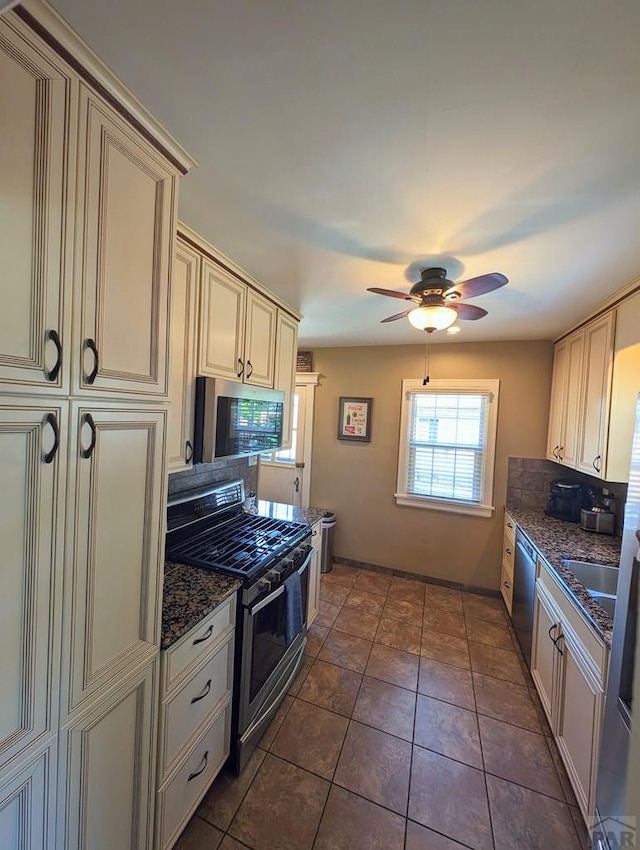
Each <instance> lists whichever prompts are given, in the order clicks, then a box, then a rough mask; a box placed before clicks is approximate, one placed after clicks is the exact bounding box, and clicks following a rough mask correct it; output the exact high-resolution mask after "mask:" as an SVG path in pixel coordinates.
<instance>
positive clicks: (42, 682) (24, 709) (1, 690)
mask: <svg viewBox="0 0 640 850" xmlns="http://www.w3.org/2000/svg"><path fill="white" fill-rule="evenodd" d="M0 402H1V403H0V469H1V470H2V474H1V475H0V501H1V503H2V511H1V512H0V540H1V541H2V566H1V568H0V573H1V575H2V579H1V582H0V585H1V591H0V645H1V646H2V654H1V657H0V682H2V687H0V767H2V766H6V765H7V764H9V763H10V762H11V761H12V760H13V761H15V759H16V757H17V756H19V755H20V754H21V753H22V752H23V751H24V750H25V748H26V747H27V746H28V745H32V744H34V743H36V742H38V741H40V740H41V739H42V738H44V737H45V736H46V735H48V734H49V733H50V732H51V731H55V729H56V728H57V718H58V713H57V703H58V687H59V664H60V659H59V653H60V643H59V638H60V632H59V620H60V617H59V615H58V616H56V615H55V614H54V611H55V610H56V606H57V604H58V603H59V593H60V589H61V578H62V543H63V530H64V529H63V527H62V510H61V507H62V505H63V504H64V481H65V452H64V448H62V449H61V448H60V442H62V444H63V445H64V443H65V442H66V439H67V416H66V405H65V403H64V402H63V403H62V404H61V405H60V406H56V405H55V404H49V405H47V404H45V403H44V402H38V403H30V402H29V401H28V400H24V399H16V400H10V398H9V397H6V398H4V399H0ZM56 434H58V435H59V436H56ZM0 784H1V777H0ZM0 843H1V842H0ZM2 846H6V845H2Z"/></svg>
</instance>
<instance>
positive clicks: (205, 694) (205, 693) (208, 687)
mask: <svg viewBox="0 0 640 850" xmlns="http://www.w3.org/2000/svg"><path fill="white" fill-rule="evenodd" d="M210 691H211V679H209V681H208V682H207V684H206V685H205V686H204V691H203V692H202V693H201V694H200V695H199V696H197V697H194V698H193V699H192V700H191V705H193V704H194V702H200V700H201V699H204V698H205V697H208V696H209V693H210Z"/></svg>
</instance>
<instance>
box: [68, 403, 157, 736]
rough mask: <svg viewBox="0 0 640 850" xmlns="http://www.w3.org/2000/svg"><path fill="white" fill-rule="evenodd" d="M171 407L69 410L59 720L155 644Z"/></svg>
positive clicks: (148, 656) (96, 405)
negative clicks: (167, 430) (60, 709)
mask: <svg viewBox="0 0 640 850" xmlns="http://www.w3.org/2000/svg"><path fill="white" fill-rule="evenodd" d="M166 420H167V410H166V408H158V409H155V408H148V407H146V406H145V407H138V408H136V407H121V406H119V405H114V404H109V403H107V402H103V403H99V402H97V403H94V404H85V403H82V402H74V403H73V404H72V407H71V428H70V438H69V439H70V447H71V448H70V459H69V481H70V491H69V496H68V512H67V520H68V523H67V545H66V559H65V600H64V628H63V678H62V689H63V696H62V702H61V706H62V712H63V722H64V720H65V718H66V717H68V716H69V715H70V714H71V712H74V711H76V710H78V708H80V707H81V706H82V705H83V704H84V703H85V702H86V701H87V700H89V699H91V698H92V697H93V696H94V695H95V694H96V692H97V691H98V690H99V689H101V688H104V687H108V686H110V685H112V684H113V683H114V682H115V681H116V680H117V679H118V678H119V677H120V676H121V675H122V674H123V671H126V669H127V668H128V667H130V666H131V665H136V664H141V663H143V662H144V661H145V660H151V659H152V658H153V657H154V655H155V653H156V651H157V647H158V645H159V625H160V615H159V604H160V580H161V579H160V570H159V560H160V547H161V544H162V540H163V534H164V506H165V499H166V480H165V479H166V467H165V449H166V446H165V432H166Z"/></svg>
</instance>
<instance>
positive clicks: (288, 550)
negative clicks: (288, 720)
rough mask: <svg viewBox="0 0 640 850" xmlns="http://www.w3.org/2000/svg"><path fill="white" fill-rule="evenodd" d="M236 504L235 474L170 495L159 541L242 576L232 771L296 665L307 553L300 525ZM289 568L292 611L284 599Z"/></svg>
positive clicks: (200, 563) (240, 493)
mask: <svg viewBox="0 0 640 850" xmlns="http://www.w3.org/2000/svg"><path fill="white" fill-rule="evenodd" d="M243 503H244V484H243V481H242V480H241V479H237V480H234V481H228V482H225V483H224V484H219V485H212V486H209V487H203V488H199V489H197V490H190V491H187V492H184V493H180V494H178V495H175V496H172V497H170V499H169V505H168V509H167V526H168V531H167V540H166V556H167V558H168V559H170V560H172V561H176V562H180V563H183V564H189V565H191V566H195V567H201V568H205V569H210V570H215V571H218V572H222V573H225V574H227V575H233V576H237V577H238V578H240V579H241V580H242V588H241V590H240V591H239V604H238V620H237V624H236V655H235V685H234V705H233V719H232V739H231V755H230V763H231V766H232V767H233V769H234V770H235V771H236V772H237V773H240V771H241V770H242V768H243V767H244V765H245V764H246V762H247V759H248V758H249V756H250V755H251V752H252V751H253V749H254V747H255V745H256V744H257V743H258V741H259V740H260V737H261V736H262V734H263V732H264V730H265V729H266V728H267V726H268V725H269V723H270V721H271V719H272V717H273V715H274V714H275V712H276V710H277V708H278V706H279V704H280V703H281V701H282V699H283V698H284V696H285V694H286V692H287V690H288V688H289V685H290V684H291V682H292V681H293V679H294V678H295V676H296V673H297V672H298V670H299V668H300V666H301V664H302V659H303V654H304V649H305V645H306V615H307V601H308V592H309V564H310V561H311V553H312V549H311V543H310V541H311V529H310V527H309V526H308V525H304V524H301V523H294V522H287V521H285V520H279V519H271V518H267V517H260V516H255V515H252V514H246V513H245V512H244V510H243ZM294 573H298V575H299V577H300V597H301V600H300V606H299V608H298V611H296V606H295V604H293V605H292V601H291V599H288V598H287V597H288V596H289V595H290V594H291V590H290V587H291V585H292V584H293V585H294V587H295V586H296V585H297V581H296V582H295V583H294V582H292V581H288V579H289V577H290V576H292V575H293V574H294ZM300 611H301V620H298V617H297V616H296V614H297V613H298V614H299V613H300ZM292 621H297V622H296V623H295V627H292ZM298 626H301V628H300V630H299V631H298V629H297V627H298Z"/></svg>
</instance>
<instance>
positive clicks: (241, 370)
mask: <svg viewBox="0 0 640 850" xmlns="http://www.w3.org/2000/svg"><path fill="white" fill-rule="evenodd" d="M238 363H239V364H240V371H239V372H236V375H237V376H238V377H239V378H241V377H242V375H243V374H244V361H242V360H241V359H240V358H239V357H238Z"/></svg>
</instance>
